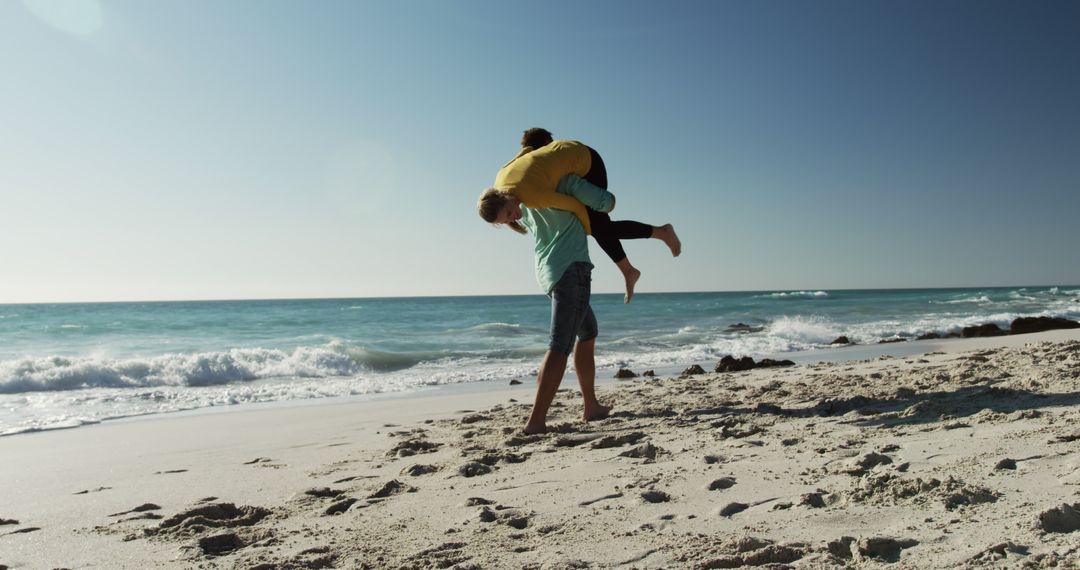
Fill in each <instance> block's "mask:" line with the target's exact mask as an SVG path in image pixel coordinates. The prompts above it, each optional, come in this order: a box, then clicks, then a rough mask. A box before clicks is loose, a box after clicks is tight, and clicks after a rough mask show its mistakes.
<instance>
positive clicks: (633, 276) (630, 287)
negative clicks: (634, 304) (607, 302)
mask: <svg viewBox="0 0 1080 570" xmlns="http://www.w3.org/2000/svg"><path fill="white" fill-rule="evenodd" d="M623 279H625V280H626V294H625V295H623V301H622V302H623V304H624V305H625V304H626V303H629V302H630V299H633V298H634V285H637V281H638V279H641V272H640V271H638V270H637V269H635V268H633V267H631V268H630V270H629V271H627V272H626V273H623Z"/></svg>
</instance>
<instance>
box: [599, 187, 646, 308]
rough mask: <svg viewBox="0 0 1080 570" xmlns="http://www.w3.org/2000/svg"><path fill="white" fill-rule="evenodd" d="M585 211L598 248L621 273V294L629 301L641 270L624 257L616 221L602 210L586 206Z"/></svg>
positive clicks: (624, 300) (624, 253) (626, 301)
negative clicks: (623, 288) (623, 291)
mask: <svg viewBox="0 0 1080 570" xmlns="http://www.w3.org/2000/svg"><path fill="white" fill-rule="evenodd" d="M586 211H588V213H589V225H591V226H592V235H593V239H595V240H596V244H597V245H599V246H600V249H602V250H604V253H606V254H607V256H608V257H610V258H611V261H614V262H615V266H616V267H618V268H619V271H621V272H622V274H623V280H624V281H625V282H626V294H625V295H624V296H623V302H624V303H629V302H630V299H632V298H633V297H634V285H635V284H637V281H638V279H640V278H641V272H640V271H638V270H637V268H636V267H634V266H633V265H632V264H631V263H630V259H629V258H628V257H626V250H624V249H623V246H622V244H621V243H619V238H618V236H617V235H616V232H615V224H616V223H618V222H612V221H611V217H609V216H608V215H607V214H605V213H603V212H597V211H596V210H593V209H591V208H587V209H586ZM643 225H644V224H643ZM645 237H648V236H645Z"/></svg>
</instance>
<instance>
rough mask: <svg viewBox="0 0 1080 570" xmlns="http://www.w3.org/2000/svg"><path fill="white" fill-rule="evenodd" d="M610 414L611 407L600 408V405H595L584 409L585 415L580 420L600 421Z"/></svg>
mask: <svg viewBox="0 0 1080 570" xmlns="http://www.w3.org/2000/svg"><path fill="white" fill-rule="evenodd" d="M610 413H611V406H601V405H600V404H597V405H596V406H590V407H587V408H585V414H584V416H583V417H582V419H584V420H585V421H587V422H592V421H596V420H602V419H604V418H606V417H608V414H610Z"/></svg>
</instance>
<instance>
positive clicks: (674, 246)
mask: <svg viewBox="0 0 1080 570" xmlns="http://www.w3.org/2000/svg"><path fill="white" fill-rule="evenodd" d="M652 237H654V238H656V239H658V240H661V241H663V242H664V243H666V244H667V246H668V248H669V249H671V256H672V257H679V254H680V253H682V242H681V241H679V236H678V234H676V233H675V227H674V226H672V225H671V224H664V225H662V226H660V227H658V228H656V229H655V230H653V235H652Z"/></svg>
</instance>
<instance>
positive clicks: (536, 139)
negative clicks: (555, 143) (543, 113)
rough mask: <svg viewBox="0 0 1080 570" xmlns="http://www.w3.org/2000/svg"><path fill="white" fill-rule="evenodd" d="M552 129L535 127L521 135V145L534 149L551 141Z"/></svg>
mask: <svg viewBox="0 0 1080 570" xmlns="http://www.w3.org/2000/svg"><path fill="white" fill-rule="evenodd" d="M551 141H552V138H551V131H549V130H547V129H542V128H540V127H533V128H531V129H528V130H527V131H525V134H523V135H521V146H522V147H526V146H531V147H532V148H534V149H537V148H540V147H542V146H545V145H547V144H549V143H551Z"/></svg>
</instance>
